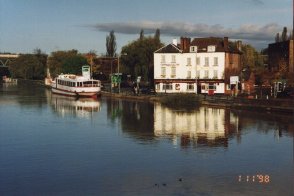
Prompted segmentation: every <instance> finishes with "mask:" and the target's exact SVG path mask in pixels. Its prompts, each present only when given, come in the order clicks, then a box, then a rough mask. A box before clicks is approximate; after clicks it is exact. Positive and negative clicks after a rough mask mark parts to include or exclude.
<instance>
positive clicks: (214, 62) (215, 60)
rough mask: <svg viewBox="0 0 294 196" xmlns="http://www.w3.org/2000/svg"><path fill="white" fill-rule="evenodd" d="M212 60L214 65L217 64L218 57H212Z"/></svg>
mask: <svg viewBox="0 0 294 196" xmlns="http://www.w3.org/2000/svg"><path fill="white" fill-rule="evenodd" d="M213 60H214V61H213V65H214V66H218V58H217V57H214V58H213Z"/></svg>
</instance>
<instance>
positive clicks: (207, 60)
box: [204, 57, 209, 66]
mask: <svg viewBox="0 0 294 196" xmlns="http://www.w3.org/2000/svg"><path fill="white" fill-rule="evenodd" d="M204 66H209V58H208V57H205V64H204Z"/></svg>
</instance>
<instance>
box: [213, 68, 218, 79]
mask: <svg viewBox="0 0 294 196" xmlns="http://www.w3.org/2000/svg"><path fill="white" fill-rule="evenodd" d="M213 78H214V79H216V78H217V70H213Z"/></svg>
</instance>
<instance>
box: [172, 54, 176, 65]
mask: <svg viewBox="0 0 294 196" xmlns="http://www.w3.org/2000/svg"><path fill="white" fill-rule="evenodd" d="M171 62H172V63H175V62H176V55H172V60H171Z"/></svg>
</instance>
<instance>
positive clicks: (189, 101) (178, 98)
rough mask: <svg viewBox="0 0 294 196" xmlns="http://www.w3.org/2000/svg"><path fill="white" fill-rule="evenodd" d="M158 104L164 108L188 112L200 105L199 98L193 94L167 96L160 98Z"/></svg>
mask: <svg viewBox="0 0 294 196" xmlns="http://www.w3.org/2000/svg"><path fill="white" fill-rule="evenodd" d="M160 102H161V103H162V104H163V105H164V106H166V107H170V108H175V109H188V110H189V109H195V108H196V107H198V106H199V105H200V104H201V101H200V99H199V97H198V96H196V95H194V94H180V95H179V94H176V95H168V96H164V97H162V98H161V99H160Z"/></svg>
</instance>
